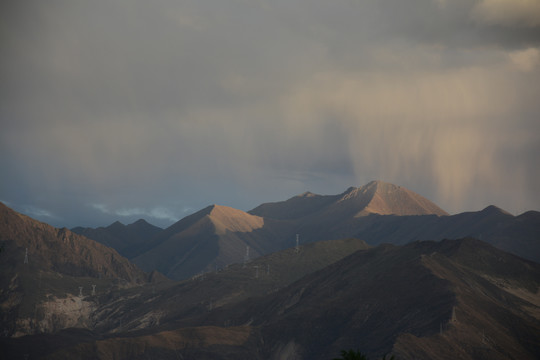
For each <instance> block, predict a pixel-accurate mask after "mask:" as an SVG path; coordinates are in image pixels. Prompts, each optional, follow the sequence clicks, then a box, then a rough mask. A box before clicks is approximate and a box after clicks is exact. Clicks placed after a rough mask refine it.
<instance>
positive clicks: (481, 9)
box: [471, 0, 540, 27]
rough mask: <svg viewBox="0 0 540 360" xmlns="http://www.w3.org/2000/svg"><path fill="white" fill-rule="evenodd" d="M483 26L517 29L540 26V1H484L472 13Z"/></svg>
mask: <svg viewBox="0 0 540 360" xmlns="http://www.w3.org/2000/svg"><path fill="white" fill-rule="evenodd" d="M471 15H472V18H473V19H474V20H475V21H477V22H479V23H482V24H487V25H502V26H515V27H536V26H540V1H539V0H482V1H481V2H480V3H478V4H477V5H476V6H475V7H474V8H473V11H472V14H471Z"/></svg>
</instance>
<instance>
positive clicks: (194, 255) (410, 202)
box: [0, 182, 540, 360]
mask: <svg viewBox="0 0 540 360" xmlns="http://www.w3.org/2000/svg"><path fill="white" fill-rule="evenodd" d="M538 215H539V213H538V212H535V211H529V212H526V213H524V214H521V215H519V216H513V215H511V214H508V213H506V212H505V211H504V210H501V209H499V208H497V207H494V206H490V207H488V208H486V209H484V210H482V211H478V212H470V213H462V214H457V215H448V214H447V213H446V212H444V211H443V210H441V209H440V208H439V207H438V206H436V205H435V204H433V203H431V202H430V201H429V200H427V199H425V198H423V197H421V196H420V195H418V194H415V193H413V192H411V191H409V190H407V189H404V188H403V187H399V186H395V185H392V184H386V183H382V182H371V183H369V184H367V185H365V186H362V187H359V188H349V189H347V190H346V191H345V192H344V193H342V194H339V195H316V194H312V193H304V194H302V195H299V196H295V197H293V198H291V199H289V200H286V201H281V202H276V203H268V204H262V205H260V206H258V207H256V208H255V209H253V210H251V211H249V212H243V211H241V210H237V209H233V208H229V207H225V206H218V205H212V206H209V207H206V208H204V209H202V210H200V211H198V212H196V213H194V214H192V215H190V216H187V217H185V218H183V219H181V220H180V221H178V222H177V223H175V224H173V225H172V226H170V227H168V228H166V229H159V228H156V227H154V226H152V225H150V224H148V223H146V222H145V221H144V220H139V221H137V222H136V223H134V224H129V225H123V224H121V223H114V224H112V225H111V226H108V227H103V228H98V229H89V228H86V229H85V228H76V229H73V230H74V231H77V232H86V233H87V235H88V236H94V237H96V238H99V239H98V240H99V241H100V242H101V243H99V242H97V241H95V240H92V239H89V238H87V237H86V236H83V235H79V234H76V233H75V232H74V231H70V230H68V229H56V228H53V227H51V226H49V225H47V224H44V223H41V222H39V221H36V220H33V219H31V218H29V217H27V216H25V215H22V214H19V213H17V212H15V211H13V210H12V209H10V208H8V207H6V206H5V205H3V204H0V246H1V250H2V251H0V270H1V273H0V289H1V290H0V319H1V323H0V331H2V329H3V335H4V336H1V337H0V357H1V358H6V359H8V358H32V359H33V358H42V359H65V358H72V357H76V358H80V359H153V358H162V359H191V358H197V359H246V358H249V359H291V360H292V359H316V360H317V359H321V360H323V359H332V358H335V357H337V356H338V355H339V352H340V351H341V350H346V349H351V348H352V349H360V350H361V351H362V352H364V353H367V354H368V355H369V357H370V358H372V359H374V358H382V357H383V356H384V355H386V354H392V355H395V356H396V358H397V359H400V360H402V359H403V360H406V359H454V358H456V357H457V358H460V359H508V358H515V359H537V358H538V357H539V355H540V264H538V263H537V262H534V261H531V260H527V259H525V258H524V257H520V256H517V255H515V253H518V252H520V251H522V252H523V251H525V250H527V251H528V253H527V257H528V258H534V257H537V256H538V252H537V250H538V246H539V245H538V242H539V239H540V236H539V228H540V221H539V216H538ZM130 234H131V235H130ZM297 234H298V235H297ZM460 234H464V235H460ZM471 235H472V236H474V237H476V238H481V239H475V238H473V237H470V236H471ZM430 238H431V240H430ZM297 239H298V240H299V241H298V242H296V240H297ZM449 239H453V240H449ZM433 240H437V241H433ZM488 242H489V243H488ZM105 243H107V244H108V246H106V245H105ZM112 245H114V246H117V247H118V248H119V250H120V249H121V250H122V254H124V255H126V256H127V257H128V258H129V259H128V258H125V257H124V256H122V255H121V254H120V253H119V252H117V251H116V250H114V249H112V248H111V247H109V246H112ZM505 247H509V248H511V249H512V251H510V252H513V253H514V254H512V253H510V252H509V251H508V249H506V250H503V249H504V248H505ZM130 260H132V261H135V263H137V264H138V265H135V264H133V263H132V262H131V261H130ZM139 266H140V267H139ZM141 268H142V269H143V270H146V272H143V270H141ZM156 270H159V271H161V272H163V273H164V274H165V275H167V276H169V277H171V278H175V279H176V281H173V280H170V279H167V278H166V277H165V276H163V275H161V274H160V272H158V271H156Z"/></svg>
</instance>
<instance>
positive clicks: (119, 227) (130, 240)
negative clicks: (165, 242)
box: [71, 219, 163, 259]
mask: <svg viewBox="0 0 540 360" xmlns="http://www.w3.org/2000/svg"><path fill="white" fill-rule="evenodd" d="M162 230H163V229H161V228H159V227H157V226H154V225H152V224H149V223H148V222H146V221H145V220H143V219H139V220H137V221H135V222H134V223H132V224H129V225H124V224H122V223H121V222H119V221H116V222H114V223H112V224H111V225H109V226H107V227H99V228H96V229H94V228H88V227H86V228H84V227H76V228H73V229H72V230H71V231H73V232H74V233H77V234H79V235H83V236H86V237H88V238H90V239H93V240H96V241H98V242H100V243H102V244H104V245H107V246H109V247H112V248H114V249H116V251H118V252H119V253H120V254H121V255H122V256H125V257H127V258H128V259H131V258H133V257H135V256H137V255H139V254H140V253H141V252H142V251H143V250H144V249H145V248H146V246H147V241H148V240H149V239H151V238H152V237H154V236H155V235H156V234H157V233H159V232H160V231H162Z"/></svg>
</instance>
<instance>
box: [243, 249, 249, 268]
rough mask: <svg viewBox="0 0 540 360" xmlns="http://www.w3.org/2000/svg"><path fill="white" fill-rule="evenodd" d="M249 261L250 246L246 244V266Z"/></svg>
mask: <svg viewBox="0 0 540 360" xmlns="http://www.w3.org/2000/svg"><path fill="white" fill-rule="evenodd" d="M248 262H249V246H248V245H246V256H245V257H244V266H245V265H246V264H247V263H248Z"/></svg>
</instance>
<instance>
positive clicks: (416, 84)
mask: <svg viewBox="0 0 540 360" xmlns="http://www.w3.org/2000/svg"><path fill="white" fill-rule="evenodd" d="M0 20H1V22H0V46H1V48H0V53H1V56H0V76H1V77H0V79H1V81H0V121H1V131H0V169H1V176H0V201H2V202H4V203H6V204H7V205H8V206H11V207H12V208H14V209H16V210H18V211H21V212H23V213H26V214H28V215H30V216H32V217H34V218H37V219H39V220H42V221H45V222H47V223H50V224H52V225H55V226H59V227H60V226H67V227H74V226H76V225H83V226H100V225H108V224H110V223H112V222H113V221H115V220H120V221H122V222H123V223H126V224H127V223H130V222H132V221H134V220H136V219H138V218H145V219H146V220H148V221H149V222H151V223H154V224H156V225H160V226H167V225H169V224H171V223H172V222H173V221H175V220H178V219H180V218H182V217H184V216H186V215H188V214H190V213H192V212H194V211H196V210H199V209H201V208H203V207H205V206H207V205H210V204H213V203H217V204H221V205H227V206H232V207H235V208H238V209H242V210H249V209H251V208H253V207H255V206H257V205H259V204H260V203H262V202H268V201H279V200H284V199H287V198H289V197H291V196H293V195H296V194H299V193H302V192H304V191H308V190H309V191H312V192H316V193H320V194H337V193H341V192H343V191H344V190H345V189H346V188H348V187H349V186H361V185H364V184H365V183H367V182H369V181H371V180H375V179H379V180H383V181H387V182H391V183H394V184H397V185H402V186H405V187H407V188H409V189H411V190H413V191H415V192H417V193H419V194H421V195H423V196H425V197H427V198H429V199H430V200H432V201H434V202H435V203H436V204H438V205H439V206H440V207H442V208H443V209H445V210H447V211H448V212H450V213H458V212H463V211H471V210H473V211H476V210H481V209H482V208H484V207H485V206H487V205H490V204H495V205H497V206H499V207H502V208H503V209H506V210H508V211H510V212H512V213H514V214H519V213H522V212H524V211H526V210H531V209H534V210H540V190H539V185H540V161H539V158H540V0H333V1H328V0H204V1H201V0H177V1H173V0H169V1H152V2H150V1H145V0H94V1H82V0H81V1H78V0H58V1H55V0H50V1H42V0H36V1H28V0H19V1H11V2H8V1H3V2H1V5H0Z"/></svg>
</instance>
